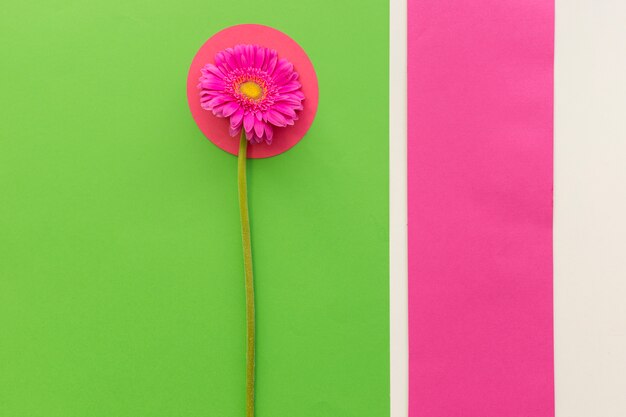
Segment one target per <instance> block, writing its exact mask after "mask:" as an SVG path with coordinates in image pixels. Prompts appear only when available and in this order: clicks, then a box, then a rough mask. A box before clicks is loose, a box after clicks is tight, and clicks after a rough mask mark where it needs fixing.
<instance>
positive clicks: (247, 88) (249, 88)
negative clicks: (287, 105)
mask: <svg viewBox="0 0 626 417" xmlns="http://www.w3.org/2000/svg"><path fill="white" fill-rule="evenodd" d="M239 91H240V92H241V94H243V95H244V96H246V97H249V98H251V99H252V100H258V99H260V98H261V97H262V96H263V89H262V88H261V86H260V85H258V84H257V83H255V82H254V81H246V82H245V83H242V84H241V85H240V86H239Z"/></svg>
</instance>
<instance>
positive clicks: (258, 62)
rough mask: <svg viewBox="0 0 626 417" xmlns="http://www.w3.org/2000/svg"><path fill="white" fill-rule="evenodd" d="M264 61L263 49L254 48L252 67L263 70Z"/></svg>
mask: <svg viewBox="0 0 626 417" xmlns="http://www.w3.org/2000/svg"><path fill="white" fill-rule="evenodd" d="M264 60H265V49H264V48H256V54H255V60H254V66H255V67H257V68H263V61H264Z"/></svg>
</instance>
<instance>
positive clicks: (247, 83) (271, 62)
mask: <svg viewBox="0 0 626 417" xmlns="http://www.w3.org/2000/svg"><path fill="white" fill-rule="evenodd" d="M198 88H199V89H200V90H201V91H200V104H201V106H202V108H203V109H205V110H210V111H212V112H213V114H214V115H215V116H217V117H227V118H230V135H231V136H237V135H239V134H240V133H241V129H242V128H243V129H244V131H245V133H246V138H247V139H248V141H249V142H253V143H255V142H256V143H260V142H263V141H265V142H266V143H267V144H271V143H272V137H273V135H274V128H275V127H284V126H290V125H293V124H294V122H295V121H296V120H298V115H297V112H298V111H300V110H302V108H303V107H302V100H304V94H303V93H302V91H301V88H302V86H301V85H300V83H299V82H298V73H297V72H295V71H294V69H293V64H291V63H290V62H289V61H287V60H286V59H284V58H282V59H279V58H278V54H277V53H276V51H275V50H273V49H268V48H264V47H262V46H257V45H237V46H235V47H234V48H228V49H226V50H224V51H221V52H218V53H217V55H215V64H207V65H205V66H204V68H202V76H201V77H200V84H198Z"/></svg>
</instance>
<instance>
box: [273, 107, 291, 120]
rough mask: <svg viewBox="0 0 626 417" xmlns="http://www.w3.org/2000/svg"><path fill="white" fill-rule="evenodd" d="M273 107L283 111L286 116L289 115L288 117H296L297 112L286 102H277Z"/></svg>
mask: <svg viewBox="0 0 626 417" xmlns="http://www.w3.org/2000/svg"><path fill="white" fill-rule="evenodd" d="M273 108H274V110H276V111H279V112H281V113H282V114H284V115H285V116H288V118H290V119H295V117H296V112H295V111H294V109H293V108H292V107H291V106H286V105H284V104H275V105H274V107H273Z"/></svg>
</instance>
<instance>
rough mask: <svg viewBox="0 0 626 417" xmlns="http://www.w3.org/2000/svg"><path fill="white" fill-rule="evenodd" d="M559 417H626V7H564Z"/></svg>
mask: <svg viewBox="0 0 626 417" xmlns="http://www.w3.org/2000/svg"><path fill="white" fill-rule="evenodd" d="M554 249H555V258H554V261H555V277H554V278H555V372H556V415H557V417H596V416H597V417H624V416H626V2H624V1H623V0H576V1H574V0H557V2H556V58H555V223H554Z"/></svg>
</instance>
